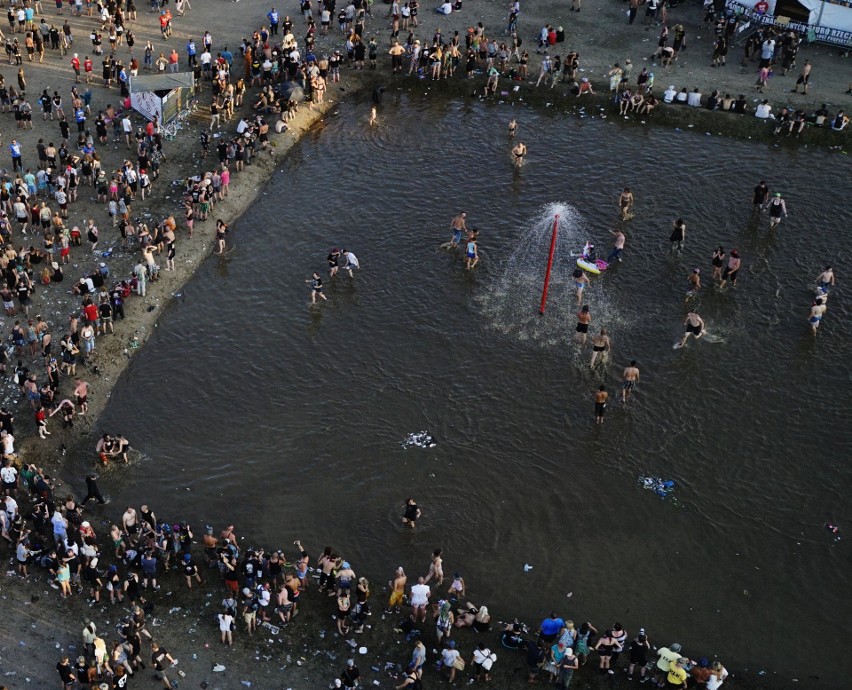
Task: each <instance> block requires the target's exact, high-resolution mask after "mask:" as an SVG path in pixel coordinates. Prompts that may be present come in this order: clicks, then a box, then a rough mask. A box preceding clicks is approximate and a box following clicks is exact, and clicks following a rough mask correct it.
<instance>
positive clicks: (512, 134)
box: [509, 120, 518, 139]
mask: <svg viewBox="0 0 852 690" xmlns="http://www.w3.org/2000/svg"><path fill="white" fill-rule="evenodd" d="M517 131H518V123H517V122H515V121H514V120H512V121H511V122H509V138H510V139H514V138H515V133H516V132H517Z"/></svg>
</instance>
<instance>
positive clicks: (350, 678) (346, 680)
mask: <svg viewBox="0 0 852 690" xmlns="http://www.w3.org/2000/svg"><path fill="white" fill-rule="evenodd" d="M360 677H361V672H360V671H359V670H358V667H357V666H356V665H355V660H354V659H349V660H348V661H347V662H346V668H345V669H343V672H342V673H341V674H340V681H341V682H342V683H343V687H344V688H357V687H358V679H359V678H360Z"/></svg>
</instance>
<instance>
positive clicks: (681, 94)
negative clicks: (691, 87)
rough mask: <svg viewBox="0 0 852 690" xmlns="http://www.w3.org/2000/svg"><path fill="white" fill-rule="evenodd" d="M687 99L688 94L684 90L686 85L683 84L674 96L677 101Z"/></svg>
mask: <svg viewBox="0 0 852 690" xmlns="http://www.w3.org/2000/svg"><path fill="white" fill-rule="evenodd" d="M687 99H689V94H688V93H687V92H686V87H685V86H684V87H683V88H682V89H681V90H680V91H679V92H678V94H677V96H675V100H676V101H677V102H678V103H686V101H687Z"/></svg>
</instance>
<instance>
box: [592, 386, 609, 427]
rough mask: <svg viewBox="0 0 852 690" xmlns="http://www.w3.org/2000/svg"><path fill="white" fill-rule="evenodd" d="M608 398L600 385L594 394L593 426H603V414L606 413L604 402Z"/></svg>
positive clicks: (604, 387) (604, 388)
mask: <svg viewBox="0 0 852 690" xmlns="http://www.w3.org/2000/svg"><path fill="white" fill-rule="evenodd" d="M608 398H609V393H607V392H606V386H605V385H604V384H601V386H600V388H598V392H597V393H595V424H603V418H604V412H606V401H607V399H608Z"/></svg>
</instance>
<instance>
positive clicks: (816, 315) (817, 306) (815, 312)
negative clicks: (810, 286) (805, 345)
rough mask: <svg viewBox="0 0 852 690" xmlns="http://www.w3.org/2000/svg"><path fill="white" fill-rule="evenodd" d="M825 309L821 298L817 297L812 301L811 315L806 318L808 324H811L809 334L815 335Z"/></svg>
mask: <svg viewBox="0 0 852 690" xmlns="http://www.w3.org/2000/svg"><path fill="white" fill-rule="evenodd" d="M826 309H827V307H826V306H825V304H824V303H823V299H822V297H817V298H816V299H815V300H814V303H813V306H812V307H811V313H810V314H809V316H808V322H809V323H810V324H811V333H813V334H814V335H816V334H817V328H819V322H820V321H822V317H823V316H824V315H825V310H826Z"/></svg>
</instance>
